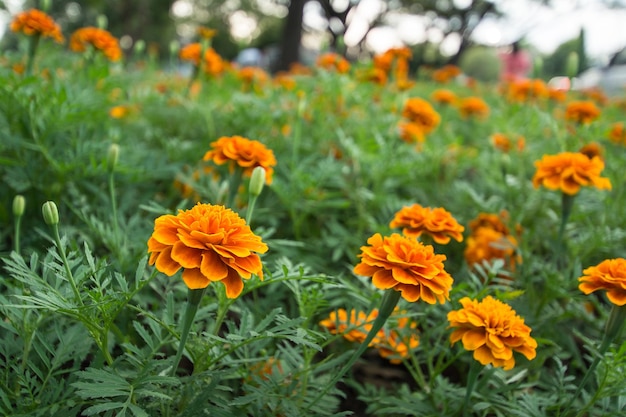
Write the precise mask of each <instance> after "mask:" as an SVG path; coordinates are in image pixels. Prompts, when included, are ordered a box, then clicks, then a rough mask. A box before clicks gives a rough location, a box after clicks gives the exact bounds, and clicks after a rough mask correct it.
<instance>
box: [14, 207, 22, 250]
mask: <svg viewBox="0 0 626 417" xmlns="http://www.w3.org/2000/svg"><path fill="white" fill-rule="evenodd" d="M21 225H22V216H16V217H15V234H14V235H13V236H14V238H13V244H14V250H15V253H17V254H18V255H19V254H20V227H21Z"/></svg>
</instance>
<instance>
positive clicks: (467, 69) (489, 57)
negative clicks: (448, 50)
mask: <svg viewBox="0 0 626 417" xmlns="http://www.w3.org/2000/svg"><path fill="white" fill-rule="evenodd" d="M459 66H460V67H461V69H462V70H463V72H464V73H465V74H467V75H469V76H470V77H473V78H476V79H477V80H479V81H483V82H496V81H498V79H499V78H500V66H501V64H500V60H499V58H498V56H497V55H496V52H495V50H494V49H493V48H485V47H473V48H470V49H469V50H467V51H466V52H465V53H464V54H463V57H462V58H461V62H460V63H459Z"/></svg>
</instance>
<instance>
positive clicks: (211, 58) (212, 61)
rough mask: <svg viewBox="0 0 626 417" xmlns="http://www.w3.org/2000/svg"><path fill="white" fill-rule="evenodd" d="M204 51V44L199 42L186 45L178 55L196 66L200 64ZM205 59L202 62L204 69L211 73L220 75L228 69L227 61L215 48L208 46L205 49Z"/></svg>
mask: <svg viewBox="0 0 626 417" xmlns="http://www.w3.org/2000/svg"><path fill="white" fill-rule="evenodd" d="M201 53H202V45H201V44H200V43H198V42H196V43H190V44H189V45H185V46H184V47H183V48H182V49H181V50H180V52H179V53H178V57H179V58H180V59H181V60H183V61H190V62H192V63H193V64H194V65H195V66H198V65H200V54H201ZM203 55H204V59H203V62H202V69H203V71H204V72H205V73H206V74H209V75H215V76H216V75H220V74H222V73H223V72H224V71H225V70H226V63H225V62H224V60H223V59H222V57H221V56H220V55H219V54H218V53H217V52H215V50H214V49H213V48H206V49H205V50H204V54H203Z"/></svg>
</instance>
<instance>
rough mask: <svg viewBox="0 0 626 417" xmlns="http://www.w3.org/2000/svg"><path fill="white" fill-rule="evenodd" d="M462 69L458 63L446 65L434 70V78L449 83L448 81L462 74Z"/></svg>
mask: <svg viewBox="0 0 626 417" xmlns="http://www.w3.org/2000/svg"><path fill="white" fill-rule="evenodd" d="M461 73H462V71H461V69H460V68H459V67H457V66H456V65H444V66H443V67H441V68H439V69H437V70H435V71H433V73H432V78H433V80H434V81H436V82H438V83H444V84H445V83H447V82H448V81H450V80H452V79H454V78H456V77H458V76H459V75H461Z"/></svg>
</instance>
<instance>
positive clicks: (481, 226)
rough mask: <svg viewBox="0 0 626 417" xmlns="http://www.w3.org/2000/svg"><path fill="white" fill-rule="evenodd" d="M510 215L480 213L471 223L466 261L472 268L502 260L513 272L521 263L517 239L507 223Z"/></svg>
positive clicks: (503, 212)
mask: <svg viewBox="0 0 626 417" xmlns="http://www.w3.org/2000/svg"><path fill="white" fill-rule="evenodd" d="M507 220H508V213H507V212H506V211H504V210H503V211H501V212H500V214H491V213H480V214H479V215H478V216H477V217H476V218H475V219H474V220H472V221H471V222H470V223H469V229H470V235H469V236H468V238H467V240H466V246H465V251H464V253H463V254H464V256H465V261H466V262H467V264H468V265H469V266H470V267H472V266H473V265H475V264H478V263H480V262H482V261H493V260H496V259H502V260H504V261H505V264H506V265H507V267H508V268H509V269H511V270H513V269H514V268H515V265H516V263H519V262H521V257H520V256H519V255H517V254H516V252H517V239H515V237H513V236H512V235H511V234H510V232H509V228H508V226H507V225H506V224H505V222H506V221H507Z"/></svg>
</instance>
